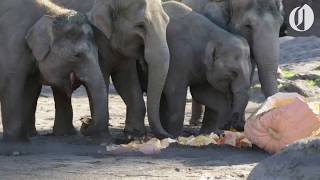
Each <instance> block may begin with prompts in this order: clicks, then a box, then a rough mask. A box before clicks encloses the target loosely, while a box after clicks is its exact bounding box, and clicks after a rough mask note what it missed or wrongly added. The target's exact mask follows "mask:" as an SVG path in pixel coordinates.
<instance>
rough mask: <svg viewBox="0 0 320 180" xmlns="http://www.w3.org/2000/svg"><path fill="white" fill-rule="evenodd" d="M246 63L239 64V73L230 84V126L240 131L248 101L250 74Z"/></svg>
mask: <svg viewBox="0 0 320 180" xmlns="http://www.w3.org/2000/svg"><path fill="white" fill-rule="evenodd" d="M250 67H251V66H250V63H249V62H248V61H244V62H242V63H241V70H242V71H241V73H239V74H238V77H237V78H236V79H235V80H234V81H233V82H232V84H231V90H232V121H231V122H232V126H233V127H234V128H235V129H237V130H239V131H242V130H243V128H244V124H245V117H244V115H245V114H244V112H245V109H246V107H247V105H248V101H249V94H248V91H249V88H250V82H251V81H250V74H251V71H252V70H251V68H250Z"/></svg>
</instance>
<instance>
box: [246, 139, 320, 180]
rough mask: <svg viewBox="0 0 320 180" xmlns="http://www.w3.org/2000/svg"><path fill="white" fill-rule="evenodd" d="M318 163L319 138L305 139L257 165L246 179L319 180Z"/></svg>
mask: <svg viewBox="0 0 320 180" xmlns="http://www.w3.org/2000/svg"><path fill="white" fill-rule="evenodd" d="M319 162H320V138H313V139H305V140H301V141H299V142H296V143H295V144H292V145H289V146H288V147H287V148H286V149H284V150H283V151H281V152H280V153H278V154H276V155H274V156H271V157H270V158H268V159H266V160H264V161H263V162H261V163H259V164H258V165H257V166H256V167H255V168H254V169H253V170H252V172H251V173H250V175H249V177H248V179H249V180H256V179H257V180H259V179H288V180H300V179H319V177H320V171H319Z"/></svg>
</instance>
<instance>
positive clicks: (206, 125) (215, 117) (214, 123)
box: [200, 107, 219, 134]
mask: <svg viewBox="0 0 320 180" xmlns="http://www.w3.org/2000/svg"><path fill="white" fill-rule="evenodd" d="M218 121H219V113H218V112H217V111H215V110H211V109H210V108H208V107H205V112H204V116H203V122H202V126H201V129H200V134H210V133H212V132H215V133H216V132H217V131H218V129H219V126H218Z"/></svg>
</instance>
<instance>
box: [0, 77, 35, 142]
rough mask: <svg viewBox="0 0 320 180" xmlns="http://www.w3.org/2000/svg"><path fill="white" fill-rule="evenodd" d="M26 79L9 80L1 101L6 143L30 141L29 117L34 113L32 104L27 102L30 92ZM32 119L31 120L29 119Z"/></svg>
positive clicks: (14, 78)
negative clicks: (31, 110)
mask: <svg viewBox="0 0 320 180" xmlns="http://www.w3.org/2000/svg"><path fill="white" fill-rule="evenodd" d="M26 87H28V84H27V83H26V77H25V76H23V75H21V74H20V75H12V76H11V77H10V78H8V81H7V82H6V86H5V88H4V90H3V94H2V100H1V112H2V123H3V140H4V141H6V142H23V141H28V126H27V123H28V122H27V120H28V116H29V115H30V114H31V113H32V112H28V111H30V109H32V108H31V107H32V103H31V102H28V101H26V98H24V97H28V95H30V91H29V90H28V88H26ZM29 119H30V118H29Z"/></svg>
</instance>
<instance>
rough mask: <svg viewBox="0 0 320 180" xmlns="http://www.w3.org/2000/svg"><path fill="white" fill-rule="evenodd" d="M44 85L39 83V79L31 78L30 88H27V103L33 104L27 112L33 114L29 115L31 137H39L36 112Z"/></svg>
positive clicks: (29, 81) (29, 133)
mask: <svg viewBox="0 0 320 180" xmlns="http://www.w3.org/2000/svg"><path fill="white" fill-rule="evenodd" d="M41 88H42V85H41V84H40V83H39V81H38V78H37V77H31V78H29V80H28V86H27V87H26V91H27V92H28V93H29V95H28V96H26V97H25V98H27V100H26V102H31V103H32V105H31V106H30V110H27V112H30V113H31V114H30V115H28V124H27V126H28V135H29V136H30V137H32V136H36V135H38V132H37V129H36V126H35V125H36V117H35V115H36V110H37V104H38V98H39V95H40V93H41Z"/></svg>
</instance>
